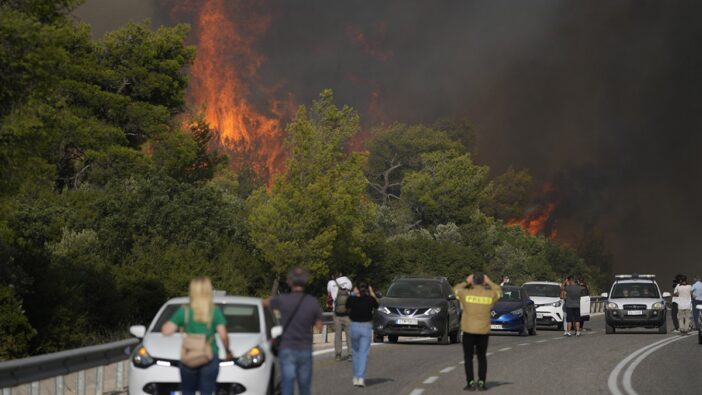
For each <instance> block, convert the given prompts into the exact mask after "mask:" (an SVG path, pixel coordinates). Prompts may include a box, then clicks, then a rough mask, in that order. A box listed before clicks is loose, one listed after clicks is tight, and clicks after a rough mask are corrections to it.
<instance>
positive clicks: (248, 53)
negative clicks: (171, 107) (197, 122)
mask: <svg viewBox="0 0 702 395" xmlns="http://www.w3.org/2000/svg"><path fill="white" fill-rule="evenodd" d="M199 4H200V7H199V10H198V11H197V17H196V20H195V23H194V24H195V34H196V35H197V37H196V41H197V49H198V52H197V57H196V59H195V62H194V64H193V67H192V81H191V84H190V92H189V93H190V99H191V101H192V102H194V103H196V104H200V105H204V106H205V109H204V113H205V118H206V119H207V121H208V122H209V124H210V125H211V126H212V128H213V129H215V130H216V131H217V136H218V142H219V144H220V145H221V146H223V147H224V148H225V150H227V151H229V152H231V153H232V155H231V158H230V160H231V161H232V165H233V166H234V167H235V168H238V167H241V166H242V165H243V164H244V163H247V164H250V165H251V166H252V167H253V169H254V171H256V172H257V173H258V174H259V175H264V176H272V175H273V174H274V173H275V172H276V171H280V170H282V167H283V159H284V154H283V149H282V143H283V130H282V127H281V123H280V118H281V117H282V116H283V115H284V113H285V112H286V111H288V110H289V106H288V107H286V106H285V104H284V103H281V102H279V101H276V100H275V99H273V98H272V90H271V89H265V88H259V89H257V90H256V93H257V94H263V95H265V96H266V97H267V98H266V101H267V105H268V108H269V110H268V111H269V114H268V115H266V114H263V113H261V112H260V111H259V110H257V108H256V107H255V106H253V105H252V104H251V99H250V96H251V89H250V84H251V83H252V82H253V81H255V76H256V73H257V71H258V69H259V68H260V67H261V65H262V64H263V62H264V61H265V57H264V56H263V55H261V54H260V53H259V52H257V51H256V49H255V44H256V43H257V41H258V40H260V39H261V37H262V36H263V35H264V34H265V33H266V31H267V30H268V28H269V27H270V24H271V17H270V16H268V15H262V14H261V13H260V12H257V10H255V9H253V7H255V4H256V3H255V2H246V1H225V0H208V1H202V2H199Z"/></svg>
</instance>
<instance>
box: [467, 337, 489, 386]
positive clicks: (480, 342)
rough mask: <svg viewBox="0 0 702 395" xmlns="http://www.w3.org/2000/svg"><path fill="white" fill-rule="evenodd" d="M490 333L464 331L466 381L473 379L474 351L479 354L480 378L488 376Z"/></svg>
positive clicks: (484, 378) (483, 378)
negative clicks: (481, 333)
mask: <svg viewBox="0 0 702 395" xmlns="http://www.w3.org/2000/svg"><path fill="white" fill-rule="evenodd" d="M488 340H490V335H474V334H472V333H465V332H463V359H464V360H465V362H464V364H465V368H466V382H468V383H470V382H471V381H473V353H474V352H475V353H476V354H478V380H482V381H483V382H484V381H485V380H486V377H487V348H488Z"/></svg>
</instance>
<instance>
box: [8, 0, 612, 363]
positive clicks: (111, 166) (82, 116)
mask: <svg viewBox="0 0 702 395" xmlns="http://www.w3.org/2000/svg"><path fill="white" fill-rule="evenodd" d="M78 2H79V1H77V0H61V1H49V0H30V1H16V0H0V40H2V45H0V51H1V53H0V86H2V89H1V90H0V172H1V173H2V177H0V360H1V359H11V358H18V357H22V356H26V355H31V354H40V353H46V352H52V351H57V350H62V349H66V348H71V347H77V346H82V345H87V344H94V343H98V342H103V341H107V340H114V339H116V338H122V337H124V336H126V333H125V332H126V330H125V329H126V328H127V326H128V325H130V324H134V323H145V322H148V321H149V320H150V319H151V317H152V316H153V314H154V312H155V311H156V310H157V309H158V307H159V306H160V305H161V304H162V303H163V302H164V301H165V300H166V299H167V298H169V297H173V296H178V295H183V294H185V293H186V290H187V283H188V280H189V279H190V278H191V277H193V276H195V275H202V274H204V275H208V276H210V277H211V278H212V279H213V281H214V283H215V285H216V287H217V288H219V289H224V290H226V291H227V292H228V293H231V294H247V295H259V296H263V295H266V294H267V293H268V292H270V289H271V285H272V284H273V282H274V280H275V279H276V277H278V276H280V275H281V274H284V273H285V272H286V270H287V268H289V267H290V266H291V265H303V266H306V267H308V268H310V270H311V271H312V273H313V274H314V284H313V285H312V287H311V291H312V292H314V293H316V294H317V295H318V296H320V297H322V295H323V293H324V291H323V290H324V285H325V283H326V279H327V276H328V274H329V273H330V271H331V270H335V269H341V270H343V271H344V272H345V273H347V274H349V275H351V276H352V277H353V278H365V279H369V280H370V281H371V282H372V283H373V284H376V287H379V288H382V287H383V286H384V285H386V284H387V283H388V282H389V281H390V279H391V278H392V277H393V276H394V275H396V274H398V273H415V274H420V273H421V274H437V275H445V276H448V277H449V279H450V280H451V281H459V280H460V279H461V278H463V276H465V275H466V274H467V273H469V272H470V271H472V270H476V269H481V270H484V271H486V272H487V273H488V274H490V275H492V276H494V277H497V276H499V275H501V274H503V273H508V274H509V275H510V277H511V278H512V279H513V281H515V282H521V281H525V280H528V279H553V280H556V279H560V278H562V277H563V276H564V275H565V274H570V273H576V274H578V275H582V276H584V277H585V278H587V279H589V280H590V281H591V283H593V284H595V286H596V284H597V282H598V281H599V279H600V278H601V277H600V276H601V271H602V270H601V269H602V268H601V267H599V266H598V264H597V263H593V264H588V263H586V261H585V260H584V259H583V258H582V257H580V256H578V254H577V253H576V252H575V251H574V250H573V249H571V248H567V247H563V246H561V245H559V244H557V243H555V242H553V241H551V240H548V239H546V238H543V237H534V236H531V235H529V234H527V233H526V232H524V231H523V230H522V229H521V228H518V227H506V226H504V224H503V221H504V220H506V219H509V218H513V217H518V216H520V215H522V214H523V212H524V209H525V205H526V203H527V200H528V196H529V191H530V190H531V187H532V186H531V183H532V180H531V177H530V176H529V174H528V173H527V172H526V171H518V170H512V169H510V170H508V171H507V172H505V173H504V174H501V175H498V176H496V177H491V176H490V174H489V169H488V168H487V167H486V166H483V165H479V164H476V163H474V161H473V159H472V156H471V153H472V152H473V151H474V149H475V146H474V145H475V142H474V141H475V135H474V132H473V130H472V129H471V128H470V127H469V125H468V124H467V123H465V122H459V121H450V120H441V121H437V122H436V123H434V124H430V125H404V124H399V123H398V124H394V125H391V126H389V127H384V128H382V129H378V130H376V131H375V132H374V133H373V134H372V138H370V139H369V140H368V141H367V142H366V148H367V149H366V150H364V151H363V152H353V151H352V150H351V149H350V148H349V147H350V142H351V140H352V138H353V137H354V135H355V134H356V133H357V132H359V130H360V126H359V124H360V119H359V116H358V114H357V113H356V112H355V111H354V110H353V109H352V108H350V107H348V106H338V105H337V104H335V102H334V98H333V95H332V92H331V91H324V92H322V93H321V94H320V96H319V98H318V99H317V100H316V101H315V102H313V103H311V104H310V105H309V106H307V107H305V106H302V107H300V108H299V110H298V112H297V114H296V115H295V117H294V119H293V120H292V121H291V122H290V123H289V124H288V126H287V129H286V131H287V136H288V141H287V153H288V161H287V163H286V171H285V173H284V174H278V175H277V176H276V177H274V179H273V181H272V182H270V183H269V182H268V180H262V179H260V178H259V177H257V176H256V174H255V173H254V172H252V171H251V170H247V169H243V170H239V171H238V172H234V171H232V170H231V167H230V166H229V165H228V162H227V161H228V158H227V157H226V156H225V155H224V154H223V153H221V152H218V151H217V150H216V149H213V144H212V141H211V140H212V138H213V133H214V132H213V131H212V130H211V129H210V127H209V126H208V124H207V122H206V121H205V120H204V119H203V117H202V116H201V115H199V114H198V113H197V112H193V111H192V110H190V109H188V108H187V107H186V105H185V92H186V89H187V85H188V77H187V76H188V66H189V65H190V64H191V62H192V61H193V59H194V57H195V55H196V49H195V48H193V47H189V46H187V45H186V44H185V39H186V36H187V34H188V29H189V28H188V26H185V25H178V26H174V27H161V28H159V29H157V30H152V29H151V28H150V24H149V23H144V24H130V25H127V26H125V27H123V28H122V29H119V30H117V31H114V32H112V33H109V34H107V35H105V36H104V37H103V38H101V39H99V40H93V39H91V36H90V28H89V26H87V25H85V24H78V23H76V22H75V21H73V19H72V18H71V17H70V16H69V15H70V11H71V10H72V9H73V7H75V6H76V3H78Z"/></svg>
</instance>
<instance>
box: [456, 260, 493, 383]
mask: <svg viewBox="0 0 702 395" xmlns="http://www.w3.org/2000/svg"><path fill="white" fill-rule="evenodd" d="M454 292H455V293H456V298H457V299H458V300H459V301H460V302H461V307H462V308H463V316H462V317H461V330H462V331H463V339H462V340H463V357H464V359H465V369H466V382H467V384H466V386H465V387H464V388H463V389H464V390H467V391H475V390H476V389H477V390H479V391H485V390H486V389H487V387H486V384H485V383H486V378H487V348H488V340H489V338H490V312H491V311H492V308H493V306H494V305H495V303H497V301H498V300H499V299H500V297H501V296H502V288H501V287H500V286H499V285H497V284H495V283H493V282H492V281H491V280H490V277H488V276H487V275H485V274H483V273H481V272H475V273H473V274H471V275H470V276H468V277H467V278H466V281H465V282H462V283H460V284H458V285H456V286H455V287H454ZM473 354H477V356H478V381H477V383H476V381H475V379H474V372H473Z"/></svg>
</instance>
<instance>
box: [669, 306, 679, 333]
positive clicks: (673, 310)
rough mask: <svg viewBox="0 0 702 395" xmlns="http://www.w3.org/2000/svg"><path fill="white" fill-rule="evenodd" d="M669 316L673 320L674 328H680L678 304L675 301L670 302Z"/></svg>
mask: <svg viewBox="0 0 702 395" xmlns="http://www.w3.org/2000/svg"><path fill="white" fill-rule="evenodd" d="M670 318H671V319H672V320H673V327H674V328H675V330H676V331H677V330H680V324H678V304H677V303H675V302H673V303H671V304H670Z"/></svg>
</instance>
